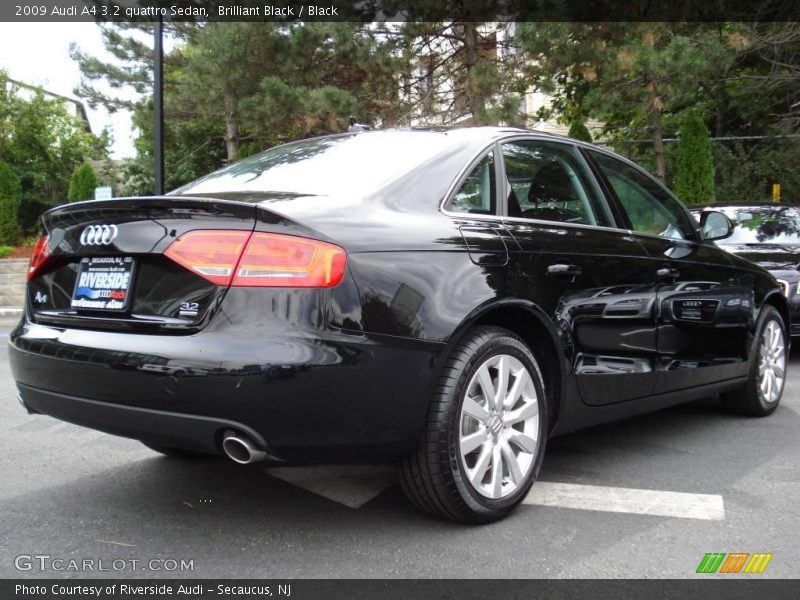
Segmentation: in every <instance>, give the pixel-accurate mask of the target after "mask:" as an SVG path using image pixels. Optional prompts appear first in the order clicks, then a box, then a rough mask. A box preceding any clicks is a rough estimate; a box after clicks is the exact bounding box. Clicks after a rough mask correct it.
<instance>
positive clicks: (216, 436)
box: [17, 384, 268, 454]
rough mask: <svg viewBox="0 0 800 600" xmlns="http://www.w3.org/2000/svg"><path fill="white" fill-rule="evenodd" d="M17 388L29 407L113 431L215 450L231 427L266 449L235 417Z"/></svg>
mask: <svg viewBox="0 0 800 600" xmlns="http://www.w3.org/2000/svg"><path fill="white" fill-rule="evenodd" d="M17 389H18V392H19V396H20V399H21V401H22V403H23V404H24V406H25V408H27V409H28V410H29V411H32V412H35V413H41V414H46V415H49V416H51V417H55V418H57V419H61V420H62V421H67V422H68V423H75V424H76V425H83V426H85V427H91V428H92V429H97V430H98V431H104V432H106V433H111V434H113V435H120V436H123V437H130V438H134V439H140V440H144V441H147V442H152V443H154V444H162V445H164V446H170V447H174V448H185V449H187V450H196V451H198V452H206V453H208V454H218V453H219V447H220V443H221V434H222V432H224V431H226V430H234V431H239V432H242V433H246V434H247V435H249V436H250V437H251V438H252V439H253V440H255V441H256V443H258V444H259V446H261V447H262V448H265V449H267V451H268V448H267V443H266V441H265V440H264V438H263V437H262V436H261V435H260V434H259V433H258V432H257V431H255V430H253V429H252V428H251V427H249V426H247V425H244V424H243V423H237V422H235V421H228V420H225V419H219V418H213V417H203V416H200V415H190V414H183V413H176V412H169V411H164V410H151V409H147V408H139V407H135V406H126V405H124V404H111V403H109V402H98V401H97V400H87V399H86V398H77V397H75V396H69V395H67V394H60V393H58V392H53V391H48V390H40V389H37V388H34V387H30V386H27V385H24V384H17Z"/></svg>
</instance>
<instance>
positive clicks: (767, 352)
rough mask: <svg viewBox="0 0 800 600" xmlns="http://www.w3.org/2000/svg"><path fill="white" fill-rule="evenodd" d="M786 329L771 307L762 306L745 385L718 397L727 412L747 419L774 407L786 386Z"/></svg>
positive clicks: (767, 412)
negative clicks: (744, 416)
mask: <svg viewBox="0 0 800 600" xmlns="http://www.w3.org/2000/svg"><path fill="white" fill-rule="evenodd" d="M787 351H788V348H787V345H786V326H785V325H784V323H783V318H781V314H780V313H779V312H778V311H777V309H775V308H774V307H773V306H769V305H767V306H765V307H764V308H763V309H762V311H761V316H760V317H759V319H758V326H757V327H756V337H755V340H754V348H753V350H752V353H751V355H752V358H751V364H750V373H749V379H748V381H747V384H746V385H745V386H743V387H742V388H740V389H738V390H734V391H732V392H727V393H725V394H722V395H721V399H722V404H723V406H725V408H727V409H728V410H730V411H732V412H736V413H739V414H741V415H746V416H750V417H765V416H767V415H771V414H772V413H773V412H775V409H776V408H778V404H779V403H780V401H781V396H782V395H783V387H784V385H785V383H786V363H787V358H788V357H787Z"/></svg>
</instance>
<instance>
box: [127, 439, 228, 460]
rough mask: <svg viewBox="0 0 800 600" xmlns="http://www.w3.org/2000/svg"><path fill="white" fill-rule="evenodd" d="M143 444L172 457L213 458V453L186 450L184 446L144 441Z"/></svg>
mask: <svg viewBox="0 0 800 600" xmlns="http://www.w3.org/2000/svg"><path fill="white" fill-rule="evenodd" d="M140 441H141V442H142V444H144V445H145V446H147V447H148V448H150V450H155V451H156V452H158V453H159V454H163V455H164V456H168V457H170V458H180V459H183V460H197V459H202V458H212V457H213V455H212V454H206V453H204V452H195V451H194V450H184V449H183V448H171V447H170V446H162V445H161V444H151V443H150V442H145V441H142V440H140Z"/></svg>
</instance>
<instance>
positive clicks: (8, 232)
mask: <svg viewBox="0 0 800 600" xmlns="http://www.w3.org/2000/svg"><path fill="white" fill-rule="evenodd" d="M20 189H21V188H20V182H19V177H17V176H16V174H15V173H14V170H13V169H12V168H11V165H9V164H8V163H5V162H0V244H7V245H9V246H13V245H14V244H16V243H17V238H18V237H19V224H18V223H17V213H18V212H19V197H20Z"/></svg>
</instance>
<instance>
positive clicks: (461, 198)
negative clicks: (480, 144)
mask: <svg viewBox="0 0 800 600" xmlns="http://www.w3.org/2000/svg"><path fill="white" fill-rule="evenodd" d="M495 177H496V176H495V168H494V158H493V155H492V153H491V152H490V153H489V154H487V155H486V156H484V157H483V159H482V160H481V161H480V162H479V163H478V164H477V165H475V167H474V168H473V169H472V171H471V172H470V174H469V175H467V178H466V179H465V180H464V182H463V183H462V184H461V187H460V188H458V191H457V192H456V193H455V195H454V196H453V198H452V200H450V202H449V203H448V205H447V209H448V210H451V211H453V212H462V213H471V214H479V215H493V214H496V207H497V199H496V186H495V182H496V178H495Z"/></svg>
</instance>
